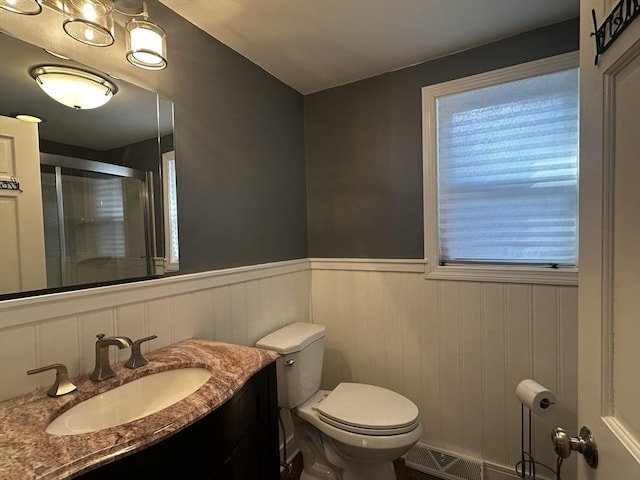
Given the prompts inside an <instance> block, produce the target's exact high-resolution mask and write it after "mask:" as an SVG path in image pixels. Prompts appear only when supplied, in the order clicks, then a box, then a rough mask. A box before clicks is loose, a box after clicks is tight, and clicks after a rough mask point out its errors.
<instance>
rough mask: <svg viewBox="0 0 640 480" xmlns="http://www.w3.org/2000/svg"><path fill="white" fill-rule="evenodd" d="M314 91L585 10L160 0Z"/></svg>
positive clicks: (546, 3)
mask: <svg viewBox="0 0 640 480" xmlns="http://www.w3.org/2000/svg"><path fill="white" fill-rule="evenodd" d="M160 1H161V3H163V4H165V5H166V6H167V7H169V8H171V9H172V10H174V11H175V12H177V13H178V14H180V15H181V16H183V17H184V18H186V19H187V20H188V21H190V22H191V23H193V24H194V25H196V26H198V27H200V28H201V29H203V30H204V31H206V32H208V33H209V34H210V35H211V36H213V37H215V38H216V39H218V40H219V41H220V42H222V43H224V44H225V45H227V46H228V47H230V48H232V49H233V50H235V51H237V52H238V53H240V54H242V55H243V56H245V57H246V58H248V59H249V60H251V61H252V62H253V63H256V64H257V65H259V66H261V67H262V68H263V69H265V70H266V71H268V72H269V73H271V74H272V75H274V76H275V77H277V78H279V79H280V80H282V81H283V82H284V83H286V84H287V85H289V86H291V87H293V88H295V89H296V90H298V91H299V92H300V93H303V94H308V93H312V92H316V91H319V90H324V89H327V88H331V87H334V86H337V85H342V84H345V83H349V82H353V81H356V80H360V79H363V78H367V77H371V76H374V75H378V74H381V73H385V72H389V71H392V70H396V69H399V68H403V67H406V66H409V65H414V64H416V63H420V62H424V61H426V60H430V59H434V58H437V57H442V56H445V55H449V54H452V53H455V52H459V51H462V50H466V49H469V48H473V47H475V46H478V45H482V44H485V43H489V42H492V41H495V40H498V39H501V38H505V37H509V36H511V35H514V34H517V33H520V32H524V31H527V30H531V29H533V28H536V27H540V26H544V25H550V24H552V23H556V22H559V21H562V20H567V19H570V18H574V17H577V16H578V15H579V9H580V5H579V4H580V2H579V0H160Z"/></svg>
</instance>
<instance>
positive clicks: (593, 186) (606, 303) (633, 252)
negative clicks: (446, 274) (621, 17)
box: [569, 0, 640, 480]
mask: <svg viewBox="0 0 640 480" xmlns="http://www.w3.org/2000/svg"><path fill="white" fill-rule="evenodd" d="M617 3H618V2H617V0H616V1H615V2H614V1H612V0H583V1H582V2H581V12H580V13H581V28H580V70H581V72H580V96H581V103H580V113H581V124H580V138H581V140H580V198H581V200H580V276H579V322H580V323H579V364H578V395H579V397H578V422H579V425H586V426H588V427H589V428H590V429H591V431H592V432H593V435H594V438H595V442H596V444H597V448H598V454H599V455H598V456H599V463H598V466H597V468H596V469H595V470H594V469H592V468H590V467H589V466H588V465H587V464H586V462H585V461H584V460H583V459H581V458H580V459H578V465H579V468H578V472H579V473H578V478H579V479H580V480H586V479H592V480H639V479H640V18H636V19H635V21H633V22H632V23H631V24H630V25H629V26H628V27H627V29H626V30H625V31H624V32H623V33H622V34H621V35H620V36H619V37H618V39H617V40H616V41H615V42H614V43H613V44H612V46H611V47H610V48H609V50H607V51H606V52H605V53H604V54H603V55H602V56H601V57H600V59H599V64H598V65H597V66H596V65H594V57H595V40H594V37H593V36H591V33H592V32H593V31H594V26H593V20H592V13H591V12H592V9H593V10H594V11H595V13H596V18H597V21H598V23H599V25H600V24H602V22H603V21H604V20H605V19H606V17H607V16H608V14H609V12H610V11H611V9H612V8H613V6H614V5H615V4H617ZM635 3H636V4H637V2H635ZM628 4H629V6H630V7H633V4H634V2H633V1H630V2H628ZM625 8H626V3H625ZM569 433H571V434H572V435H577V433H578V432H569Z"/></svg>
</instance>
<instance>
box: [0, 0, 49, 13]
mask: <svg viewBox="0 0 640 480" xmlns="http://www.w3.org/2000/svg"><path fill="white" fill-rule="evenodd" d="M0 8H2V9H4V10H9V11H10V12H13V13H19V14H21V15H38V14H39V13H40V12H41V11H42V4H41V3H40V2H39V1H38V0H0Z"/></svg>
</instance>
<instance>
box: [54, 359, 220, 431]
mask: <svg viewBox="0 0 640 480" xmlns="http://www.w3.org/2000/svg"><path fill="white" fill-rule="evenodd" d="M209 378H211V372H210V371H209V370H207V369H205V368H178V369H175V370H167V371H164V372H158V373H154V374H151V375H147V376H146V377H141V378H138V379H136V380H133V381H132V382H129V383H125V384H124V385H121V386H119V387H117V388H114V389H113V390H109V391H107V392H105V393H102V394H100V395H96V396H95V397H91V398H89V399H87V400H85V401H84V402H81V403H79V404H78V405H76V406H74V407H73V408H71V409H69V410H67V411H66V412H64V413H62V414H60V415H59V416H57V417H56V418H55V419H54V420H53V421H52V422H51V423H50V424H49V425H48V426H47V429H46V431H47V433H50V434H52V435H77V434H79V433H91V432H97V431H98V430H102V429H104V428H109V427H115V426H116V425H122V424H123V423H128V422H132V421H134V420H137V419H139V418H143V417H146V416H147V415H151V414H152V413H155V412H158V411H160V410H162V409H163V408H167V407H168V406H170V405H173V404H174V403H176V402H179V401H180V400H182V399H183V398H186V397H188V396H189V395H191V394H192V393H193V392H195V391H196V390H198V389H199V388H200V387H201V386H202V385H204V384H205V383H206V382H207V380H209Z"/></svg>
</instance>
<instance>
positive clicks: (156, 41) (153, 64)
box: [124, 1, 167, 70]
mask: <svg viewBox="0 0 640 480" xmlns="http://www.w3.org/2000/svg"><path fill="white" fill-rule="evenodd" d="M124 29H125V32H126V40H127V60H128V61H129V62H130V63H131V64H133V65H135V66H136V67H140V68H144V69H146V70H162V69H164V68H166V67H167V53H166V52H167V40H166V38H167V34H166V32H165V31H164V30H163V29H162V28H161V27H159V26H158V25H156V24H155V23H153V22H150V21H149V14H148V13H147V2H145V1H143V2H142V18H133V19H131V20H129V21H128V22H127V24H126V25H125V26H124Z"/></svg>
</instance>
